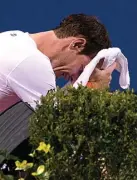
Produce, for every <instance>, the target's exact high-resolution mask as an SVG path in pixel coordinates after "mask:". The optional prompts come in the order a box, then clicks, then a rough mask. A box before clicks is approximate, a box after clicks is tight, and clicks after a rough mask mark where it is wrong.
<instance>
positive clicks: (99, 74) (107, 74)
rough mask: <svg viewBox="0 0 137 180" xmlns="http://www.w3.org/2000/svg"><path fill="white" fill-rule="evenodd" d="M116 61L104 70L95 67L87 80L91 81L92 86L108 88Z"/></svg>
mask: <svg viewBox="0 0 137 180" xmlns="http://www.w3.org/2000/svg"><path fill="white" fill-rule="evenodd" d="M116 65H117V64H116V62H114V63H113V64H112V65H111V66H109V67H108V68H107V69H105V70H100V69H98V68H96V69H95V70H94V72H93V73H92V75H91V77H90V80H89V82H91V83H92V88H95V89H104V88H108V87H109V85H110V82H111V79H112V76H111V75H112V72H113V71H114V70H115V69H116Z"/></svg>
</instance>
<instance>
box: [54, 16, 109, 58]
mask: <svg viewBox="0 0 137 180" xmlns="http://www.w3.org/2000/svg"><path fill="white" fill-rule="evenodd" d="M54 32H55V34H56V36H57V37H58V38H67V37H70V36H73V37H77V36H80V37H83V38H85V39H86V41H87V43H86V45H85V48H84V50H83V51H82V52H81V53H82V54H85V55H90V54H92V53H97V52H98V51H100V50H101V49H105V48H109V47H110V46H111V42H110V39H109V36H108V33H107V30H106V28H105V26H104V25H103V24H102V23H101V22H100V21H99V20H98V19H97V17H95V16H88V15H85V14H72V15H70V16H68V17H67V18H65V19H64V20H63V21H62V22H61V23H60V25H59V26H58V27H56V28H55V29H54Z"/></svg>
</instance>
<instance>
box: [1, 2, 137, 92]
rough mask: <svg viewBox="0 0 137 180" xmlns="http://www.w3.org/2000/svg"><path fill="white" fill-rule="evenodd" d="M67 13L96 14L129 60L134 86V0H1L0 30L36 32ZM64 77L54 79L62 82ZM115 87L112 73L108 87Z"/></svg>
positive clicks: (136, 57) (136, 51) (136, 56)
mask: <svg viewBox="0 0 137 180" xmlns="http://www.w3.org/2000/svg"><path fill="white" fill-rule="evenodd" d="M71 13H86V14H90V15H96V16H97V17H99V18H100V19H101V21H102V22H103V23H104V24H105V25H106V27H107V28H108V31H109V34H110V36H111V40H112V43H113V46H118V47H120V48H121V49H122V51H123V53H124V54H125V56H126V57H127V58H128V60H129V69H130V75H131V87H132V88H134V89H135V90H137V83H136V80H135V79H136V74H137V73H136V72H137V48H136V47H135V43H136V40H137V21H136V19H137V0H130V1H129V0H113V1H111V0H94V1H93V0H69V1H65V0H64V1H63V0H23V1H21V0H12V1H11V0H1V1H0V31H1V32H2V31H7V30H22V31H25V32H31V33H34V32H39V31H45V30H49V29H52V28H53V27H55V26H56V25H58V23H59V22H60V21H61V19H62V18H63V17H64V16H66V15H69V14H71ZM63 84H64V80H63V79H61V80H58V85H60V86H62V85H63ZM117 88H119V84H118V73H114V75H113V80H112V89H117Z"/></svg>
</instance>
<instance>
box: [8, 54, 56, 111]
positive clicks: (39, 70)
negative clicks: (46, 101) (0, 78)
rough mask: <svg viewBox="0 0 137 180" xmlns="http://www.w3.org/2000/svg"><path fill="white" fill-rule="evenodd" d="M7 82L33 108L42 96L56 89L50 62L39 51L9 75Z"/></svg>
mask: <svg viewBox="0 0 137 180" xmlns="http://www.w3.org/2000/svg"><path fill="white" fill-rule="evenodd" d="M7 82H8V86H9V87H10V88H12V90H13V91H14V92H15V93H16V94H17V95H18V97H19V98H20V99H21V100H22V101H23V102H27V103H28V104H29V105H30V106H31V107H33V108H35V106H36V101H39V100H40V97H41V96H42V95H44V96H45V95H46V94H47V92H48V91H49V90H50V89H55V88H56V83H55V74H54V72H53V70H52V67H51V63H50V60H49V59H48V57H46V56H45V55H43V54H42V53H40V52H39V51H37V52H36V53H35V54H34V55H31V56H29V57H27V58H26V59H24V60H23V61H22V62H21V63H20V64H19V65H18V66H17V67H16V68H15V69H14V70H13V71H12V72H11V73H10V74H9V75H8V77H7Z"/></svg>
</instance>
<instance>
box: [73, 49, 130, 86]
mask: <svg viewBox="0 0 137 180" xmlns="http://www.w3.org/2000/svg"><path fill="white" fill-rule="evenodd" d="M103 58H104V62H103V65H102V68H103V69H106V68H107V67H109V66H110V65H112V64H113V63H114V62H117V64H118V66H117V71H119V72H120V78H119V84H120V86H121V88H123V89H127V88H129V85H130V76H129V70H128V61H127V58H126V57H125V56H124V55H123V54H122V52H121V50H120V49H119V48H108V49H103V50H101V51H100V52H98V54H97V55H96V56H95V57H94V58H93V59H92V60H91V62H90V63H89V64H88V65H87V66H86V67H85V68H84V71H83V72H82V73H81V75H80V76H79V78H78V79H77V80H76V82H75V83H74V84H73V87H75V88H77V87H78V85H79V84H82V85H83V86H86V85H87V82H88V81H89V78H90V76H91V74H92V72H93V71H94V69H95V67H96V65H97V64H98V63H99V61H100V60H101V59H103Z"/></svg>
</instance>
